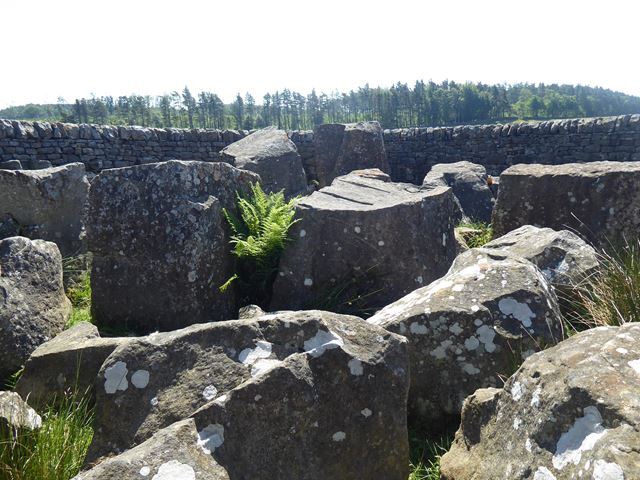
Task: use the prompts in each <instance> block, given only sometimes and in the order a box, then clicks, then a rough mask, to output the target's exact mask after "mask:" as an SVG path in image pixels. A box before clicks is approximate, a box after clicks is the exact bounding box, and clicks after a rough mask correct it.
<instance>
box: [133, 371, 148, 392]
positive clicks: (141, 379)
mask: <svg viewBox="0 0 640 480" xmlns="http://www.w3.org/2000/svg"><path fill="white" fill-rule="evenodd" d="M131 383H132V384H133V386H134V387H136V388H145V387H146V386H147V385H149V372H148V371H147V370H136V371H135V372H134V374H133V375H131Z"/></svg>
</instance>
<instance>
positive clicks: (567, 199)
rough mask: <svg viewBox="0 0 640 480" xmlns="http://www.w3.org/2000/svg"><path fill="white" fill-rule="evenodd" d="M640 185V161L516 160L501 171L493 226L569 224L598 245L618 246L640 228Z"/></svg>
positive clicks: (498, 229) (507, 228)
mask: <svg viewBox="0 0 640 480" xmlns="http://www.w3.org/2000/svg"><path fill="white" fill-rule="evenodd" d="M639 186H640V164H639V163H638V162H589V163H569V164H564V165H515V166H513V167H510V168H508V169H507V170H505V171H504V172H502V174H501V175H500V191H499V194H498V200H497V202H496V206H495V208H494V212H493V221H492V224H493V229H494V232H495V235H498V236H500V235H504V234H505V233H507V232H510V231H511V230H515V229H516V228H518V227H521V226H522V225H535V226H538V227H549V228H553V229H554V230H563V229H569V230H571V231H576V232H578V233H579V234H580V235H581V236H583V237H584V238H586V239H587V240H589V241H590V242H591V243H593V244H594V245H597V246H600V247H609V246H610V245H618V244H619V243H620V242H622V241H624V239H625V238H627V239H632V238H635V237H636V236H637V232H638V230H639V229H640V214H638V212H640V188H639Z"/></svg>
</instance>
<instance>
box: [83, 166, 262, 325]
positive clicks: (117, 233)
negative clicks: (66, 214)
mask: <svg viewBox="0 0 640 480" xmlns="http://www.w3.org/2000/svg"><path fill="white" fill-rule="evenodd" d="M259 179H260V177H259V176H258V175H256V174H255V173H252V172H248V171H245V170H239V169H236V168H234V167H232V166H231V165H229V164H227V163H205V162H184V161H177V160H171V161H168V162H162V163H152V164H147V165H139V166H135V167H128V168H117V169H111V170H105V171H103V172H101V173H100V175H98V176H97V177H96V178H95V179H94V180H93V182H92V184H91V192H90V195H89V222H88V225H87V240H88V244H89V250H91V251H92V252H93V253H94V258H93V270H92V275H91V285H92V312H93V315H94V319H95V320H96V322H97V324H98V325H99V326H107V327H110V328H115V329H122V328H125V329H129V330H134V331H136V332H139V333H148V332H151V331H154V330H172V329H175V328H180V327H184V326H186V325H191V324H194V323H199V322H207V321H211V320H224V319H228V318H233V317H234V316H235V314H236V312H237V306H236V305H235V298H234V297H233V295H232V294H230V293H228V294H224V293H221V292H219V290H218V287H219V286H220V285H222V284H223V283H225V282H226V281H227V280H228V279H229V277H231V276H232V275H233V273H234V272H233V259H232V257H231V255H230V253H229V252H230V247H229V233H228V229H227V226H226V222H225V220H224V218H223V216H222V209H223V208H227V209H229V210H230V211H232V212H235V211H236V192H237V191H242V190H247V189H248V188H249V184H250V182H257V181H259Z"/></svg>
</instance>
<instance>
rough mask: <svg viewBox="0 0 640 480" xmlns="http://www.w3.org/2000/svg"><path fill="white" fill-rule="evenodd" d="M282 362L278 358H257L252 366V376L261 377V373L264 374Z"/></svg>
mask: <svg viewBox="0 0 640 480" xmlns="http://www.w3.org/2000/svg"><path fill="white" fill-rule="evenodd" d="M281 363H282V362H281V361H280V360H278V359H277V358H261V359H259V360H257V361H256V362H255V363H254V364H253V366H252V367H251V376H252V377H253V378H256V377H259V376H260V375H264V374H265V373H267V372H268V371H269V370H271V369H272V368H274V367H277V366H278V365H280V364H281Z"/></svg>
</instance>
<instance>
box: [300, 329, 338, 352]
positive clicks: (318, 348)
mask: <svg viewBox="0 0 640 480" xmlns="http://www.w3.org/2000/svg"><path fill="white" fill-rule="evenodd" d="M342 346H344V340H343V339H342V337H340V335H338V334H336V333H334V332H332V331H331V330H329V331H325V330H318V333H316V334H315V336H313V337H312V338H310V339H309V340H306V341H305V342H304V351H305V352H307V353H308V354H309V355H311V356H312V357H319V356H320V355H322V354H323V353H324V352H325V351H326V350H331V349H333V348H338V347H342Z"/></svg>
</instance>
